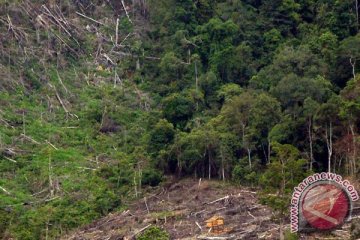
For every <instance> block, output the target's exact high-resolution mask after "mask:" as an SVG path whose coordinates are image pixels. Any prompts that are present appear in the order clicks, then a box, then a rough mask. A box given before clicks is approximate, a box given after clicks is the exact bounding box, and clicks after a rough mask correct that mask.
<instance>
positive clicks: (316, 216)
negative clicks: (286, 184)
mask: <svg viewBox="0 0 360 240" xmlns="http://www.w3.org/2000/svg"><path fill="white" fill-rule="evenodd" d="M349 206H350V200H349V198H348V196H347V195H346V193H345V192H344V191H343V190H342V189H341V188H339V187H337V186H336V185H333V184H319V185H316V186H314V187H312V188H310V189H308V190H307V191H306V192H305V195H304V198H303V201H302V206H301V207H302V212H303V216H304V217H305V219H306V220H307V222H308V223H309V224H310V225H311V226H312V227H314V228H317V229H320V230H329V229H332V228H335V227H337V226H339V225H342V224H343V223H344V220H345V219H346V217H347V215H348V212H349V210H350V209H349Z"/></svg>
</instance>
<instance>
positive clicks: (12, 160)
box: [4, 156, 17, 163]
mask: <svg viewBox="0 0 360 240" xmlns="http://www.w3.org/2000/svg"><path fill="white" fill-rule="evenodd" d="M4 158H5V159H6V160H9V161H10V162H14V163H17V161H15V160H14V159H11V158H8V157H6V156H4Z"/></svg>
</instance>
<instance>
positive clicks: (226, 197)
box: [206, 195, 230, 205]
mask: <svg viewBox="0 0 360 240" xmlns="http://www.w3.org/2000/svg"><path fill="white" fill-rule="evenodd" d="M229 197H230V196H229V195H227V196H225V197H222V198H219V199H216V200H214V201H212V202H209V203H206V204H207V205H209V204H213V203H216V202H219V201H222V200H227V199H229Z"/></svg>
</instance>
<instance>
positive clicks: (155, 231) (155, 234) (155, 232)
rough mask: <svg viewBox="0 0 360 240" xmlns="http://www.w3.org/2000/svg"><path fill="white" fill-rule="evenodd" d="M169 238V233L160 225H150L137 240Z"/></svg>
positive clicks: (166, 239) (167, 239)
mask: <svg viewBox="0 0 360 240" xmlns="http://www.w3.org/2000/svg"><path fill="white" fill-rule="evenodd" d="M153 239H157V240H169V239H170V236H169V234H168V233H167V232H166V231H164V230H162V229H161V228H159V227H150V228H148V229H146V230H145V232H144V233H142V234H141V235H140V236H139V237H137V238H136V240H153Z"/></svg>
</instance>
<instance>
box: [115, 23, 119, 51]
mask: <svg viewBox="0 0 360 240" xmlns="http://www.w3.org/2000/svg"><path fill="white" fill-rule="evenodd" d="M118 44H119V18H117V19H116V29H115V46H117V45H118Z"/></svg>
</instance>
